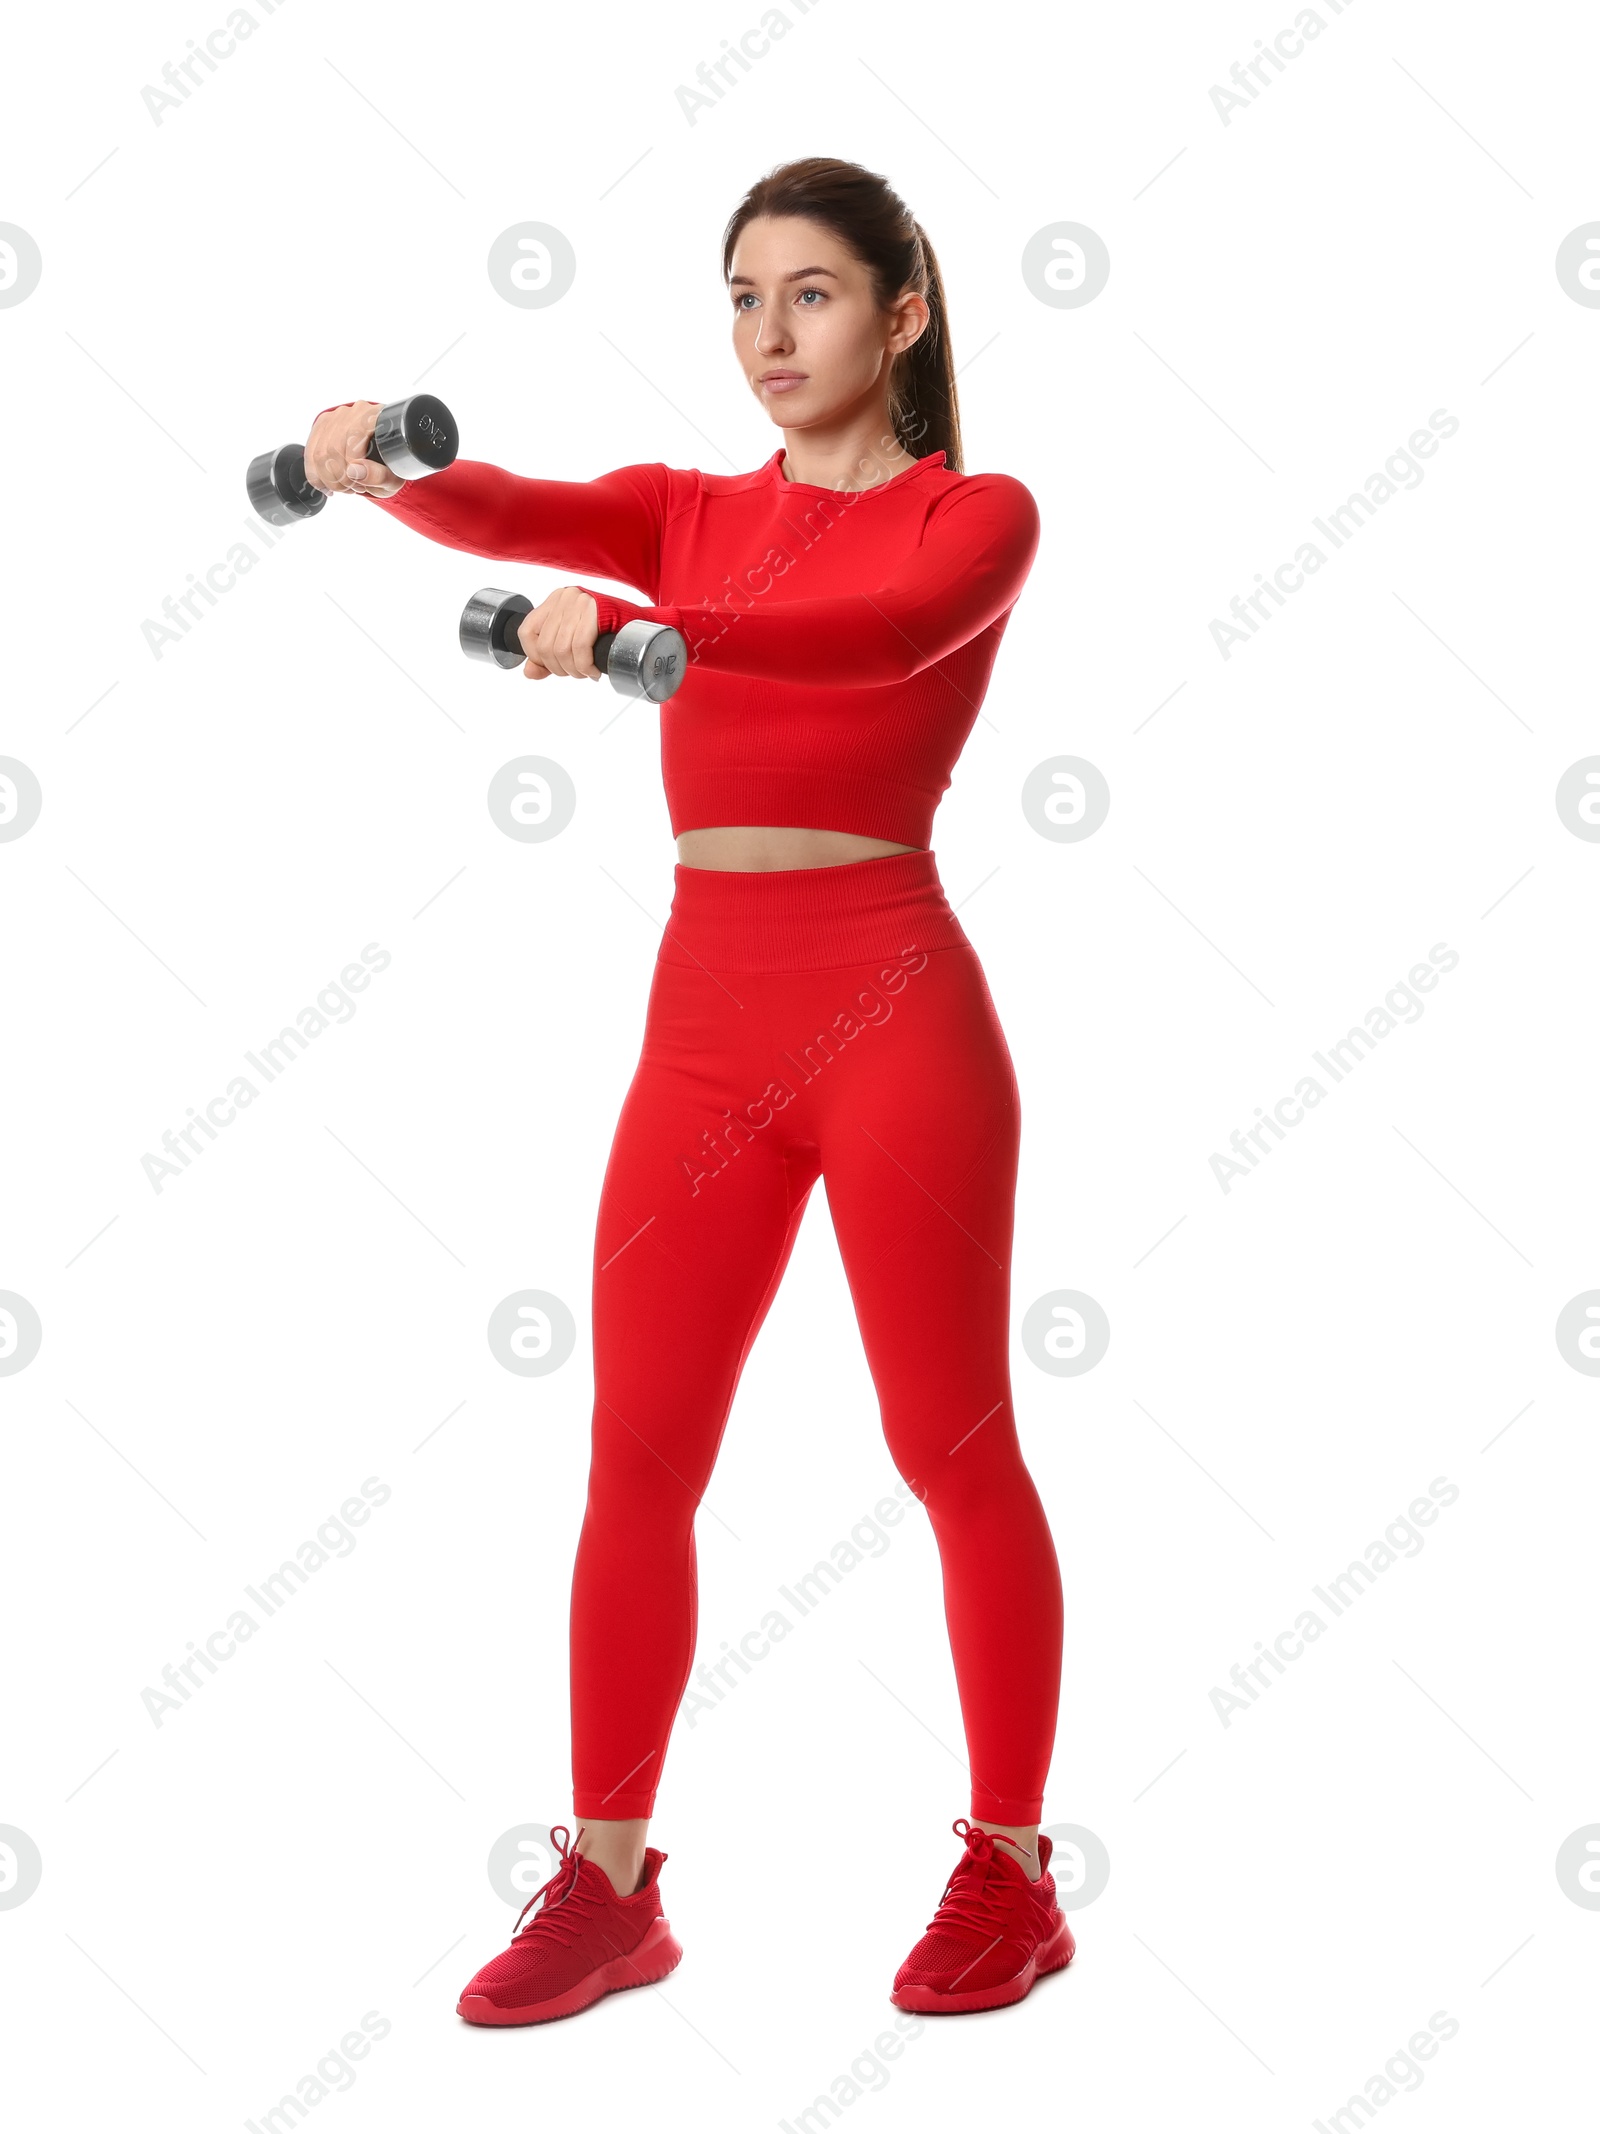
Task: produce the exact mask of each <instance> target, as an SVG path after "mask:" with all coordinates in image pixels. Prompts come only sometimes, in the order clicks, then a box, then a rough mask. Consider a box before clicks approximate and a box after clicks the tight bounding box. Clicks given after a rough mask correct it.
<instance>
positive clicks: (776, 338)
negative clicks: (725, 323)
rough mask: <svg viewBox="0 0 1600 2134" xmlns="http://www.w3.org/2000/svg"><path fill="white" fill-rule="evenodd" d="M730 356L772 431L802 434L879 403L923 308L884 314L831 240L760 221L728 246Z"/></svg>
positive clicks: (916, 303)
mask: <svg viewBox="0 0 1600 2134" xmlns="http://www.w3.org/2000/svg"><path fill="white" fill-rule="evenodd" d="M728 301H729V303H730V304H731V305H732V307H733V347H734V353H735V355H737V357H738V359H739V362H740V364H741V365H742V366H743V369H744V374H745V376H746V378H748V379H749V381H750V389H751V391H752V392H753V393H754V394H755V396H756V398H757V399H758V400H759V401H760V402H761V405H762V406H763V407H764V408H765V409H766V411H767V413H768V414H769V415H770V416H771V417H772V419H773V421H774V422H775V423H779V424H781V425H782V427H783V428H784V429H786V430H804V429H808V428H810V427H811V426H813V425H814V424H817V423H825V422H830V421H833V420H836V419H837V418H838V417H840V416H844V415H848V414H849V413H850V411H851V410H852V409H855V408H857V407H859V406H862V405H866V406H868V407H870V406H871V405H872V404H873V402H874V401H876V400H880V399H881V398H882V397H883V395H884V393H885V391H886V389H887V385H888V378H889V368H890V365H891V363H892V362H893V359H894V358H895V356H896V355H898V354H899V352H900V351H901V350H902V349H904V348H909V347H910V346H911V344H912V342H913V341H914V340H916V338H917V336H918V335H919V334H920V333H921V332H922V330H923V328H924V327H925V326H926V325H927V323H928V306H927V302H926V300H925V299H924V298H922V297H920V296H913V295H903V296H901V297H900V298H899V299H898V301H897V302H896V303H895V304H893V305H892V306H891V307H890V309H889V311H888V313H887V314H884V313H882V312H880V311H879V310H878V309H877V307H876V305H875V304H874V302H873V295H872V277H871V275H870V273H869V272H868V270H867V268H866V267H865V266H864V265H863V264H862V262H861V261H860V260H859V259H857V258H856V256H855V254H854V253H853V252H852V251H850V250H849V248H848V247H847V246H845V245H844V244H842V243H841V242H840V240H839V239H838V238H837V237H835V236H834V235H833V233H832V231H830V230H826V229H824V228H823V227H822V225H821V224H820V223H815V222H808V221H806V220H805V219H804V217H802V216H797V215H758V216H756V217H755V218H754V220H753V221H751V222H747V223H746V224H745V226H744V228H743V229H742V230H741V231H740V233H739V237H738V241H737V243H736V244H735V246H734V251H733V260H732V271H731V273H730V276H729V282H728Z"/></svg>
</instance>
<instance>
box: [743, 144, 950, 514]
mask: <svg viewBox="0 0 1600 2134" xmlns="http://www.w3.org/2000/svg"><path fill="white" fill-rule="evenodd" d="M757 215H803V216H804V217H805V218H806V220H807V221H808V222H818V223H821V224H822V226H823V227H824V229H827V230H831V231H832V232H833V234H834V236H835V237H837V238H838V239H839V241H840V243H841V244H843V245H846V246H848V248H849V249H850V251H851V252H853V253H854V254H855V256H856V258H857V259H859V260H860V262H861V264H862V265H863V266H864V267H865V268H867V270H868V271H869V272H870V274H871V276H872V282H873V292H874V295H875V297H876V299H877V303H878V306H879V309H880V310H887V309H888V307H889V305H890V304H891V303H892V302H893V301H894V299H895V298H896V297H897V296H900V295H902V294H903V293H904V292H905V291H906V290H907V289H912V290H914V291H915V292H916V294H917V295H918V296H921V297H923V298H925V299H926V301H927V306H928V323H927V325H926V327H924V329H923V331H922V332H921V333H920V334H919V335H918V336H917V338H916V340H915V341H913V342H912V344H911V346H910V347H909V348H907V349H903V350H902V351H901V352H900V354H899V355H897V356H896V357H895V359H894V364H893V367H892V369H891V370H890V373H889V414H890V419H891V421H892V422H893V424H894V429H895V435H896V437H897V438H898V439H899V441H900V443H901V444H902V445H903V446H904V447H905V449H906V450H907V451H908V452H914V453H915V454H916V455H917V457H918V458H919V459H921V458H924V457H925V456H926V455H927V454H928V453H930V452H939V451H942V452H943V453H944V460H945V465H946V466H947V467H950V468H952V469H953V470H954V471H955V472H956V473H957V474H959V473H960V472H961V471H962V470H961V416H960V410H959V409H958V407H957V405H956V373H955V365H954V363H953V362H952V361H951V357H950V328H949V322H948V319H947V317H946V314H945V299H944V283H943V281H942V280H941V278H940V275H939V262H938V260H937V259H935V257H934V255H933V247H932V245H931V244H929V242H928V239H927V236H926V234H925V233H924V231H923V227H922V225H921V223H920V222H918V221H916V220H915V219H914V218H913V216H912V213H911V210H910V209H909V208H908V207H907V206H906V204H905V202H904V201H903V200H902V199H901V198H900V195H899V194H898V193H897V192H896V191H895V190H894V188H893V187H892V186H891V185H890V183H889V181H888V180H887V179H886V178H880V177H879V176H878V174H877V173H876V171H870V170H864V169H863V168H862V166H861V165H860V164H859V163H844V162H841V161H840V160H839V158H838V157H837V156H807V157H805V158H804V159H803V160H802V161H800V162H796V163H780V164H779V165H778V167H777V168H776V169H775V170H770V171H768V172H767V174H766V176H765V177H764V178H758V179H757V180H756V182H755V184H754V185H752V186H751V188H750V190H749V192H747V193H746V194H745V196H744V198H743V199H742V200H741V201H740V202H739V205H738V206H737V207H736V208H735V209H734V211H733V214H732V215H731V216H730V217H729V220H728V227H727V228H726V230H725V231H724V232H723V235H722V278H723V280H724V281H727V280H728V279H729V277H730V276H731V274H732V273H733V248H734V246H735V244H736V243H737V242H738V239H739V233H740V231H741V230H743V228H744V226H745V224H746V223H747V222H751V221H753V220H754V218H755V217H756V216H757Z"/></svg>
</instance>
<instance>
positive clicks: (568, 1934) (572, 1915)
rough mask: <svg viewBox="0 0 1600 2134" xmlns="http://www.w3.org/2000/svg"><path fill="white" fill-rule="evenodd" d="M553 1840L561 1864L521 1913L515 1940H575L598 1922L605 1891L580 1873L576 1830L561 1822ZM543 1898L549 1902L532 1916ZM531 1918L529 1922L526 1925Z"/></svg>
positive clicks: (557, 1826) (555, 1828) (553, 1834)
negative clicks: (596, 1917) (535, 1936)
mask: <svg viewBox="0 0 1600 2134" xmlns="http://www.w3.org/2000/svg"><path fill="white" fill-rule="evenodd" d="M550 1839H551V1842H552V1844H553V1845H554V1846H555V1848H556V1851H557V1852H558V1853H559V1854H560V1855H561V1865H560V1866H559V1867H558V1868H557V1869H556V1871H555V1873H554V1874H553V1875H552V1876H551V1877H550V1879H549V1881H548V1882H543V1883H541V1884H540V1885H539V1887H538V1888H537V1889H536V1890H535V1891H534V1893H533V1895H532V1896H531V1897H530V1898H529V1899H528V1901H527V1903H526V1904H525V1905H524V1906H523V1907H522V1910H521V1911H520V1912H519V1913H518V1914H517V1923H516V1926H515V1927H514V1928H513V1929H512V1936H511V1938H512V1940H513V1941H515V1940H516V1939H517V1938H518V1937H519V1936H526V1935H529V1934H538V1935H541V1936H542V1937H544V1938H546V1939H548V1940H550V1941H554V1942H563V1943H564V1942H572V1941H575V1940H576V1939H577V1937H578V1936H579V1935H580V1934H581V1933H582V1932H583V1931H584V1929H585V1928H586V1927H588V1926H591V1925H592V1924H593V1923H594V1914H595V1911H596V1909H597V1907H599V1906H601V1905H603V1904H604V1901H605V1892H604V1891H603V1890H602V1889H601V1888H600V1887H599V1886H598V1884H597V1883H596V1882H594V1881H592V1880H591V1881H589V1882H583V1881H580V1879H579V1876H578V1861H579V1859H580V1858H581V1855H580V1854H579V1853H577V1852H576V1851H574V1850H573V1849H572V1833H571V1831H570V1830H568V1828H567V1827H566V1825H565V1824H564V1823H557V1824H556V1825H555V1826H554V1828H553V1829H552V1830H551V1832H550ZM541 1897H547V1898H548V1900H549V1901H548V1903H546V1904H545V1905H544V1906H543V1907H542V1908H541V1909H540V1910H539V1911H537V1912H534V1915H533V1917H532V1918H531V1919H528V1914H529V1912H531V1911H533V1907H534V1906H535V1905H536V1904H538V1902H539V1899H540V1898H541ZM524 1919H528V1924H527V1925H526V1926H524V1925H523V1924H522V1922H523V1920H524Z"/></svg>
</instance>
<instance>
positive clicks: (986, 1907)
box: [927, 1816, 1022, 1938]
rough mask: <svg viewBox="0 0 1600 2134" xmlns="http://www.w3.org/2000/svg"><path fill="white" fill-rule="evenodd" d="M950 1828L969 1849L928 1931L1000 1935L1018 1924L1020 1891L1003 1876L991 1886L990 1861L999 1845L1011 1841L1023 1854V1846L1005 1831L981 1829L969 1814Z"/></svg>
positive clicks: (957, 1818)
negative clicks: (1018, 1897)
mask: <svg viewBox="0 0 1600 2134" xmlns="http://www.w3.org/2000/svg"><path fill="white" fill-rule="evenodd" d="M950 1828H951V1829H952V1830H953V1831H954V1832H955V1833H956V1835H957V1837H964V1838H965V1839H966V1841H967V1849H966V1851H965V1852H964V1853H963V1854H962V1856H961V1858H960V1859H959V1860H958V1861H957V1862H956V1865H955V1869H954V1871H953V1872H952V1874H951V1876H950V1879H949V1881H948V1882H947V1883H946V1884H945V1886H944V1894H943V1896H942V1897H941V1898H940V1899H939V1909H938V1910H937V1911H936V1912H935V1913H934V1915H933V1917H932V1918H931V1919H930V1920H929V1921H928V1927H927V1931H928V1932H929V1933H930V1934H934V1933H941V1932H942V1933H956V1934H962V1935H966V1934H993V1935H995V1936H996V1937H997V1938H998V1936H999V1935H1001V1934H1003V1933H1004V1932H1005V1931H1006V1929H1007V1928H1008V1927H1010V1926H1012V1925H1013V1924H1014V1921H1015V1916H1016V1914H1015V1903H1016V1893H1015V1890H1014V1889H1011V1888H1009V1887H1008V1885H1007V1884H1006V1882H1005V1881H1004V1880H1003V1879H1001V1880H997V1881H995V1883H994V1886H993V1887H992V1888H991V1886H990V1883H991V1868H990V1863H991V1862H992V1861H993V1859H994V1858H995V1845H996V1843H999V1844H1001V1845H1009V1846H1011V1848H1012V1850H1013V1851H1014V1852H1016V1853H1018V1854H1019V1855H1020V1854H1021V1852H1022V1847H1021V1846H1020V1845H1018V1844H1017V1842H1016V1840H1015V1839H1014V1838H1008V1837H1006V1836H1005V1834H1004V1833H1003V1832H1001V1831H992V1830H981V1829H979V1827H978V1825H977V1824H976V1823H969V1822H968V1821H967V1819H966V1817H965V1816H957V1817H956V1819H955V1821H954V1822H953V1823H952V1824H951V1825H950Z"/></svg>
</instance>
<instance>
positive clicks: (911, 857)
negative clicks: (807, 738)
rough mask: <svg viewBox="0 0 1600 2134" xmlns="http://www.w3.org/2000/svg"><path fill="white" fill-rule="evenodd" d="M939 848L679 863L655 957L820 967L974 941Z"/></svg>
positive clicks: (706, 963)
mask: <svg viewBox="0 0 1600 2134" xmlns="http://www.w3.org/2000/svg"><path fill="white" fill-rule="evenodd" d="M970 945H971V944H970V943H969V942H968V940H967V937H966V935H965V934H964V933H963V932H962V931H961V927H960V925H959V923H958V922H957V919H956V915H955V913H954V912H953V911H952V910H951V909H950V905H949V903H948V901H947V900H946V897H945V893H944V886H943V884H942V883H941V882H940V880H939V870H938V868H937V866H936V865H935V863H934V856H933V854H932V853H931V852H888V853H885V854H884V855H883V856H882V857H881V858H879V859H874V860H852V861H849V862H847V863H846V864H845V865H843V866H838V867H775V868H771V869H763V870H760V871H748V870H745V869H742V868H741V869H737V870H735V869H729V868H721V867H685V866H683V865H682V864H681V862H680V863H679V864H678V865H676V866H675V867H674V868H673V890H672V910H671V912H670V913H669V914H668V917H667V924H666V931H665V932H664V933H663V935H662V937H661V946H660V948H659V950H658V951H657V958H656V960H657V961H658V962H660V963H688V964H699V965H701V966H702V967H703V968H704V969H706V970H708V971H814V970H824V969H826V968H828V967H829V966H830V965H836V964H850V963H870V962H871V961H872V960H873V958H874V957H877V956H898V955H899V954H900V953H901V952H902V951H903V950H905V949H908V948H916V949H941V948H960V947H970Z"/></svg>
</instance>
